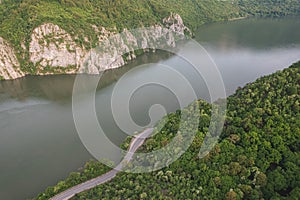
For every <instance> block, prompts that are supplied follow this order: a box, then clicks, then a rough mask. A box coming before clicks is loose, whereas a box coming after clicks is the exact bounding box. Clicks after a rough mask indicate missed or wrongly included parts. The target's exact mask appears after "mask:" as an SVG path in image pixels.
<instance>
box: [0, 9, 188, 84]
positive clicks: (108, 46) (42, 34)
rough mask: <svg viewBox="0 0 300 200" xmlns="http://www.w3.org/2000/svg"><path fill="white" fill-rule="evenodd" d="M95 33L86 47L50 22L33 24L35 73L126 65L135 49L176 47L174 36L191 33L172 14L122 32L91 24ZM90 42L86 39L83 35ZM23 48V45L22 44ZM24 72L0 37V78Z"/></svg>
mask: <svg viewBox="0 0 300 200" xmlns="http://www.w3.org/2000/svg"><path fill="white" fill-rule="evenodd" d="M91 26H92V27H93V29H94V31H95V34H96V35H97V38H98V42H97V44H96V46H97V47H96V48H89V49H87V48H86V47H84V46H83V45H79V44H78V43H76V39H78V38H76V36H75V37H74V36H73V37H72V36H71V34H69V33H68V32H66V31H65V30H63V29H62V28H60V27H59V26H58V25H56V24H53V23H44V24H42V25H40V26H38V27H36V28H35V29H34V30H33V31H32V34H31V41H30V43H29V46H28V47H27V48H28V49H26V51H28V54H29V60H26V61H25V62H29V63H30V64H31V66H33V67H34V69H35V70H34V74H37V75H48V74H76V73H88V74H99V73H100V72H102V71H105V70H107V69H113V68H117V67H121V66H123V65H125V64H126V63H127V62H128V61H130V60H132V59H134V58H136V56H137V50H138V51H139V54H140V53H141V52H140V51H142V52H143V51H147V50H149V47H150V49H156V48H159V47H163V46H169V47H175V46H176V41H177V39H184V38H185V35H186V34H191V32H190V30H189V29H188V28H187V27H186V26H185V25H184V23H183V20H182V19H181V17H180V16H179V15H178V14H171V15H170V16H169V17H166V18H164V19H163V20H162V23H161V24H157V25H153V26H151V27H148V28H140V29H135V30H128V29H124V30H123V32H122V33H120V34H119V33H117V32H116V31H109V30H107V29H105V27H97V26H95V25H91ZM84 40H85V42H87V43H89V42H90V41H89V38H88V37H86V38H84ZM25 48H26V47H25ZM26 74H32V73H29V72H26V71H22V70H21V67H20V62H19V60H18V59H17V57H16V55H15V52H14V50H13V49H12V48H11V47H10V45H9V44H8V43H7V42H5V41H4V39H3V38H0V79H6V80H8V79H16V78H19V77H22V76H25V75H26Z"/></svg>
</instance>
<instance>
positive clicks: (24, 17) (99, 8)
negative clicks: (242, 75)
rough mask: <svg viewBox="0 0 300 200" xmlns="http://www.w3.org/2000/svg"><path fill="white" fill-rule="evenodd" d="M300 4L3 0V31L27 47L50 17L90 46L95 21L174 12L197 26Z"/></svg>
mask: <svg viewBox="0 0 300 200" xmlns="http://www.w3.org/2000/svg"><path fill="white" fill-rule="evenodd" d="M299 5H300V2H299V0H287V1H284V2H283V1H278V0H263V1H253V0H232V1H219V0H211V1H203V0H179V1H178V0H149V1H148V0H134V1H132V0H99V1H90V0H25V1H21V0H3V1H2V3H1V4H0V13H1V15H0V36H1V37H3V38H4V39H6V40H8V41H10V42H11V44H13V45H14V47H16V48H17V49H18V50H19V51H22V48H21V43H22V42H24V44H27V46H28V43H29V41H30V36H31V32H32V31H33V29H34V28H36V27H37V26H39V25H41V24H42V23H45V22H51V23H54V24H57V25H59V26H60V27H61V28H63V29H64V30H66V31H67V32H68V33H70V34H72V35H73V36H74V37H75V36H78V39H77V40H76V41H77V42H78V43H79V44H82V45H86V46H87V47H88V48H89V47H90V45H91V44H90V43H88V44H86V41H85V40H84V37H85V36H88V38H89V39H91V40H92V44H95V42H96V40H97V37H96V36H95V34H94V29H93V28H92V26H91V24H93V25H97V26H103V27H105V28H107V29H117V30H118V31H121V30H123V28H135V27H140V26H149V25H152V24H157V23H161V20H162V19H163V18H164V17H167V16H168V15H169V14H170V12H175V13H178V14H179V15H181V16H182V17H183V20H184V21H185V23H186V25H187V26H188V27H190V28H192V29H194V28H196V27H197V26H199V25H201V24H203V23H209V22H213V21H220V20H228V19H231V18H237V17H241V16H249V15H258V16H284V15H296V14H299V12H300V6H299Z"/></svg>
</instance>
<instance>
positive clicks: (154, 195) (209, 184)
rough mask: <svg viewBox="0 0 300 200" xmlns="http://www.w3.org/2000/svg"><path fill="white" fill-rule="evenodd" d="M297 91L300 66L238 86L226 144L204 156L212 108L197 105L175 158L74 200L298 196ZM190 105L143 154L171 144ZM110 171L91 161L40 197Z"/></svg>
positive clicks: (299, 136)
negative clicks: (190, 136)
mask: <svg viewBox="0 0 300 200" xmlns="http://www.w3.org/2000/svg"><path fill="white" fill-rule="evenodd" d="M299 91H300V62H299V63H297V64H294V65H293V66H291V67H290V68H288V69H285V70H283V71H279V72H276V73H274V74H272V75H269V76H265V77H262V78H260V79H258V80H257V81H255V82H254V83H251V84H247V85H246V86H245V87H244V88H240V89H238V90H237V91H236V93H235V94H234V95H233V96H230V97H229V98H228V111H227V116H226V122H225V127H224V130H223V133H222V135H221V139H220V141H219V143H218V144H217V145H216V146H215V148H214V149H213V150H212V151H211V152H210V153H209V154H208V155H207V156H206V157H205V158H204V159H199V158H198V152H199V150H200V147H201V144H202V141H203V138H204V136H205V134H206V132H207V130H208V125H209V120H210V117H209V115H210V105H209V104H208V103H205V102H203V101H198V102H195V103H198V104H199V106H200V108H201V113H202V114H201V116H200V124H199V130H198V134H197V136H196V138H195V140H194V142H193V144H192V145H191V147H190V148H189V149H188V151H187V152H186V153H185V154H184V155H183V156H182V157H181V158H180V159H179V160H178V161H176V162H175V163H173V164H171V165H170V166H169V167H166V168H164V169H163V170H161V171H156V172H152V173H144V174H130V173H129V174H127V173H120V174H119V175H117V177H116V178H114V179H113V180H112V181H110V182H109V183H107V184H103V185H101V186H98V187H96V188H94V189H92V190H90V191H87V192H84V193H82V194H80V195H78V196H76V197H74V198H73V199H261V198H264V199H295V200H296V199H299V197H300V176H299V171H300V144H299V141H300V112H299V111H300V106H299V102H300V99H299ZM193 108H195V107H194V106H193V104H191V106H189V107H187V108H186V109H184V110H183V111H177V112H176V113H172V114H169V115H168V116H166V117H165V119H168V122H167V124H166V125H165V126H164V128H163V129H162V130H161V131H160V132H159V133H157V134H156V135H155V137H154V138H152V139H148V140H147V141H146V142H145V144H144V145H143V146H142V148H141V150H140V151H146V152H147V151H152V150H154V149H158V148H161V147H162V146H164V145H165V144H167V143H168V142H169V141H170V139H171V138H172V137H174V135H175V134H176V133H177V130H178V124H179V117H180V113H181V112H193ZM158 126H159V123H158ZM124 146H125V147H126V143H125V144H124ZM107 170H108V169H107V168H106V167H104V166H103V165H102V164H99V163H97V162H90V163H88V164H87V165H86V167H85V169H84V170H83V171H82V172H80V173H73V174H72V175H71V176H70V177H69V178H68V179H67V180H66V181H63V182H60V183H59V184H58V185H57V186H55V187H50V188H48V189H47V191H46V192H45V193H43V194H41V195H39V197H37V199H48V198H49V197H50V196H53V195H54V194H56V193H58V192H60V191H63V190H65V189H66V188H68V187H70V186H73V185H75V184H78V183H80V182H82V181H84V180H87V179H88V178H90V177H95V176H97V175H99V174H102V173H103V172H104V171H107Z"/></svg>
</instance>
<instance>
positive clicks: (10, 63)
mask: <svg viewBox="0 0 300 200" xmlns="http://www.w3.org/2000/svg"><path fill="white" fill-rule="evenodd" d="M24 75H25V74H24V73H23V72H22V71H21V70H20V64H19V62H18V59H17V58H16V55H15V53H14V50H13V49H12V47H10V46H9V44H8V43H7V42H6V41H5V40H4V39H3V38H1V37H0V76H1V78H3V79H7V80H8V79H16V78H20V77H22V76H24Z"/></svg>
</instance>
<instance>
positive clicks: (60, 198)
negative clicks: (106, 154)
mask: <svg viewBox="0 0 300 200" xmlns="http://www.w3.org/2000/svg"><path fill="white" fill-rule="evenodd" d="M152 132H153V128H148V129H146V130H144V131H143V132H142V133H140V134H138V135H136V136H135V137H134V138H133V139H132V140H131V143H130V147H129V150H128V153H127V154H126V155H125V157H124V159H123V160H122V161H121V162H120V164H119V165H118V166H116V167H115V168H114V169H112V170H111V171H109V172H107V173H106V174H103V175H101V176H99V177H97V178H94V179H91V180H89V181H86V182H84V183H81V184H79V185H76V186H74V187H72V188H69V189H68V190H66V191H64V192H61V193H59V194H57V195H56V196H54V197H52V198H51V199H50V200H67V199H70V198H72V197H74V196H75V195H76V194H79V193H81V192H83V191H86V190H89V189H92V188H94V187H96V186H98V185H101V184H103V183H106V182H108V181H110V180H111V179H113V178H114V177H115V176H116V175H117V173H118V172H119V171H120V170H121V169H122V168H123V163H128V162H129V161H130V160H131V159H132V157H133V154H134V153H135V152H136V151H137V150H138V148H139V147H140V146H141V145H142V144H143V143H144V141H145V139H146V138H147V137H149V136H150V135H151V133H152Z"/></svg>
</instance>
